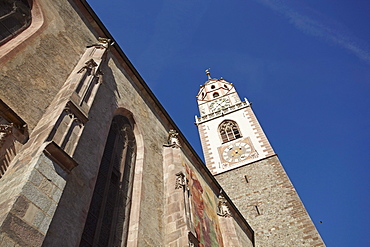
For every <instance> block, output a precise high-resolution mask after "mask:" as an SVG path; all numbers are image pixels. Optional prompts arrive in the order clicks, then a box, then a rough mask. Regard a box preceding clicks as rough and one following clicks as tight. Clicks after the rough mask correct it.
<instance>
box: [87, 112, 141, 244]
mask: <svg viewBox="0 0 370 247" xmlns="http://www.w3.org/2000/svg"><path fill="white" fill-rule="evenodd" d="M135 159H136V142H135V137H134V132H133V127H132V126H131V124H130V122H129V120H128V119H127V118H126V117H124V116H115V117H114V118H113V121H112V124H111V127H110V130H109V134H108V138H107V142H106V144H105V149H104V154H103V158H102V160H101V163H100V168H99V172H98V178H97V180H96V184H95V189H94V193H93V197H92V199H91V204H90V208H89V212H88V215H87V219H86V223H85V228H84V232H83V234H82V238H81V243H80V246H126V242H127V235H128V222H129V216H130V215H129V213H130V208H131V201H132V200H131V197H132V185H133V175H134V167H135Z"/></svg>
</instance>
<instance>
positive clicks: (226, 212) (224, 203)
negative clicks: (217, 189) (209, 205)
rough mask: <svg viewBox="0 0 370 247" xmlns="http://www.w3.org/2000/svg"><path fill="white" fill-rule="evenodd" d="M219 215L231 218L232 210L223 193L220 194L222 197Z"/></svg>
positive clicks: (219, 200)
mask: <svg viewBox="0 0 370 247" xmlns="http://www.w3.org/2000/svg"><path fill="white" fill-rule="evenodd" d="M217 214H218V215H219V216H222V217H231V213H230V209H229V206H228V205H227V200H226V199H225V197H224V196H223V195H222V193H220V195H219V196H218V203H217Z"/></svg>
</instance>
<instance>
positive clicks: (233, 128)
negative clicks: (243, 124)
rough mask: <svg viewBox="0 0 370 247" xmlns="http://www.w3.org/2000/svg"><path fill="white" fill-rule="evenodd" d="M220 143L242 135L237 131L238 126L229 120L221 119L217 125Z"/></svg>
mask: <svg viewBox="0 0 370 247" xmlns="http://www.w3.org/2000/svg"><path fill="white" fill-rule="evenodd" d="M218 130H219V133H220V136H221V140H222V143H225V142H229V141H232V140H235V139H238V138H240V137H242V135H241V134H240V131H239V126H238V124H237V123H236V122H234V121H231V120H225V121H223V122H222V123H221V124H220V126H219V127H218Z"/></svg>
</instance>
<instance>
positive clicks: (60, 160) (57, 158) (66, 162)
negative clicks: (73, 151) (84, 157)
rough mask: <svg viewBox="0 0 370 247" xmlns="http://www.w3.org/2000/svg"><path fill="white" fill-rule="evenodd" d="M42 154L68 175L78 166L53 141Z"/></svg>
mask: <svg viewBox="0 0 370 247" xmlns="http://www.w3.org/2000/svg"><path fill="white" fill-rule="evenodd" d="M44 153H45V155H46V156H47V157H49V158H50V159H51V160H52V161H54V162H56V163H57V164H58V165H59V166H60V167H61V168H62V169H63V170H64V171H65V172H67V173H68V174H70V173H71V171H72V170H73V168H75V167H76V166H78V163H77V162H76V161H75V160H74V159H73V158H72V157H71V156H69V155H68V154H67V153H66V152H64V150H63V149H61V148H60V147H59V146H58V145H57V144H56V143H55V142H53V141H52V142H50V143H49V144H48V145H47V146H46V147H45V149H44Z"/></svg>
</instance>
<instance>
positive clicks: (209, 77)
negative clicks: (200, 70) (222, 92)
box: [206, 68, 212, 80]
mask: <svg viewBox="0 0 370 247" xmlns="http://www.w3.org/2000/svg"><path fill="white" fill-rule="evenodd" d="M210 69H211V68H208V69H206V75H207V76H208V80H211V79H212V78H211V72H209V70H210Z"/></svg>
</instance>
